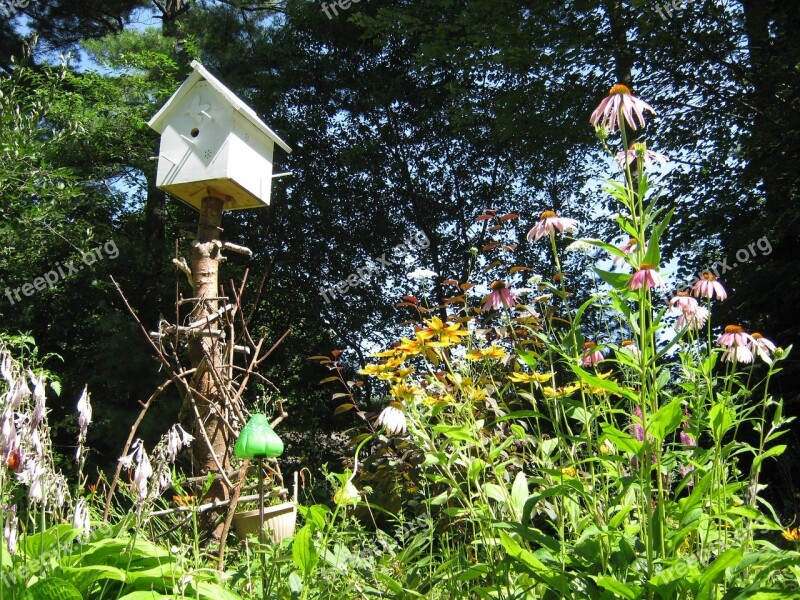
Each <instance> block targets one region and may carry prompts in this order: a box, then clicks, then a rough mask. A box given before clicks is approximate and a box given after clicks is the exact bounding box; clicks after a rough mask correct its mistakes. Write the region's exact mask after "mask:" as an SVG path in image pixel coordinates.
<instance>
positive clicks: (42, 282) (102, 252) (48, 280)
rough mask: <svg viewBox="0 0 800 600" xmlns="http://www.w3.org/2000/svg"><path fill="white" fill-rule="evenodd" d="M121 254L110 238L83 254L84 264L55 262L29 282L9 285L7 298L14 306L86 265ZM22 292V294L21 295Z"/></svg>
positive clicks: (112, 258)
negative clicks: (50, 267)
mask: <svg viewBox="0 0 800 600" xmlns="http://www.w3.org/2000/svg"><path fill="white" fill-rule="evenodd" d="M118 256H119V248H117V243H116V242H115V241H114V240H109V241H107V242H106V243H105V244H101V245H99V246H97V247H96V248H92V249H91V250H88V251H86V252H83V253H82V255H81V261H82V262H83V264H76V261H74V260H73V261H66V260H65V261H64V264H63V265H62V264H61V263H60V262H57V263H56V264H55V267H53V269H52V270H50V271H48V272H47V273H44V274H43V275H40V276H39V277H35V278H33V279H32V280H31V281H29V282H27V283H23V284H22V285H20V286H17V287H14V288H12V287H7V288H6V289H5V292H6V298H8V301H9V302H11V305H12V306H13V305H14V304H16V303H17V302H20V301H21V300H22V296H27V297H30V296H33V295H34V294H35V293H36V292H41V291H42V290H44V289H47V288H52V287H53V286H54V285H56V284H57V283H58V282H59V281H61V280H62V279H66V278H67V277H69V276H70V275H75V274H76V273H79V272H80V271H82V270H83V269H85V268H86V267H91V266H92V265H93V264H94V263H96V262H97V261H98V260H103V259H104V258H109V259H111V260H114V259H115V258H117V257H118ZM20 294H21V295H20Z"/></svg>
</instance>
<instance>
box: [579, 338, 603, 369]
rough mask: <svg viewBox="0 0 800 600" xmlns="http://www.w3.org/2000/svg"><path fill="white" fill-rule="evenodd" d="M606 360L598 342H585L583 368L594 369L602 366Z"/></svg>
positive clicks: (582, 358)
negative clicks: (599, 365)
mask: <svg viewBox="0 0 800 600" xmlns="http://www.w3.org/2000/svg"><path fill="white" fill-rule="evenodd" d="M604 358H605V357H604V356H603V353H602V352H601V351H600V349H599V348H598V347H597V343H596V342H585V343H584V344H583V356H581V366H582V367H594V366H596V365H598V364H600V363H601V362H602V361H603V359H604Z"/></svg>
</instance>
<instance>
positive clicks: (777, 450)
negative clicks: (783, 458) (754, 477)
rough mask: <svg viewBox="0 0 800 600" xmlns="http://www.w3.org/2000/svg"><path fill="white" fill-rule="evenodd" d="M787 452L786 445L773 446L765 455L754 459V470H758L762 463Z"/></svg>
mask: <svg viewBox="0 0 800 600" xmlns="http://www.w3.org/2000/svg"><path fill="white" fill-rule="evenodd" d="M785 450H786V444H782V445H780V446H773V447H772V448H770V449H769V450H767V451H766V452H764V454H759V455H758V456H756V457H755V458H754V459H753V469H757V468H758V467H759V466H760V465H761V463H762V462H764V461H765V460H767V459H768V458H772V457H773V456H780V455H781V454H783V453H784V451H785Z"/></svg>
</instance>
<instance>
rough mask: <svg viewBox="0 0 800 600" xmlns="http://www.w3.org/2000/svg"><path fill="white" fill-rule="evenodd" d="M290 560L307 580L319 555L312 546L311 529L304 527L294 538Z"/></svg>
mask: <svg viewBox="0 0 800 600" xmlns="http://www.w3.org/2000/svg"><path fill="white" fill-rule="evenodd" d="M292 559H293V560H294V564H295V566H296V567H297V568H298V569H300V570H301V571H302V572H303V578H304V579H305V578H308V576H309V575H311V573H312V572H313V571H314V568H315V567H316V566H317V562H318V561H319V554H318V553H317V549H316V547H315V546H314V539H313V536H312V534H311V527H309V526H308V525H305V526H304V527H302V528H301V529H300V531H298V532H297V533H296V534H295V536H294V542H292Z"/></svg>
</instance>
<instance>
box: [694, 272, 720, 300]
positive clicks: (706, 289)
mask: <svg viewBox="0 0 800 600" xmlns="http://www.w3.org/2000/svg"><path fill="white" fill-rule="evenodd" d="M692 294H694V295H695V296H697V297H698V298H701V297H702V298H713V297H714V296H715V295H716V297H717V298H719V299H720V300H725V298H727V297H728V294H727V292H725V288H724V287H722V284H721V283H720V282H719V281H717V276H716V275H714V274H713V273H703V277H702V279H698V280H697V283H695V284H694V286H693V287H692Z"/></svg>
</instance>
